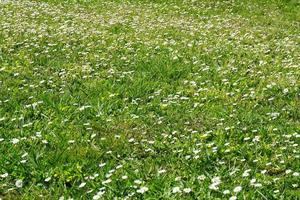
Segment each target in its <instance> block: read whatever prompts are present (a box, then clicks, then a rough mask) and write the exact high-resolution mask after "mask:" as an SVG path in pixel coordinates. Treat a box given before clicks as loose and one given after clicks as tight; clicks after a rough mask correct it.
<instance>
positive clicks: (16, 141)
mask: <svg viewBox="0 0 300 200" xmlns="http://www.w3.org/2000/svg"><path fill="white" fill-rule="evenodd" d="M11 142H12V143H13V144H17V143H19V142H20V140H19V139H18V138H13V139H12V140H11Z"/></svg>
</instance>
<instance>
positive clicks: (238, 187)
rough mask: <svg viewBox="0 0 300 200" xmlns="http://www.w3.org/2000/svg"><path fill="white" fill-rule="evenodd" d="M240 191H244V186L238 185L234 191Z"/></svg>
mask: <svg viewBox="0 0 300 200" xmlns="http://www.w3.org/2000/svg"><path fill="white" fill-rule="evenodd" d="M240 191H242V186H237V187H235V188H234V189H233V192H235V193H238V192H240Z"/></svg>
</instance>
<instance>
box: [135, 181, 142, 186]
mask: <svg viewBox="0 0 300 200" xmlns="http://www.w3.org/2000/svg"><path fill="white" fill-rule="evenodd" d="M134 183H135V184H138V185H140V184H142V181H140V180H135V181H134Z"/></svg>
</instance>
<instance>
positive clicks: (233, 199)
mask: <svg viewBox="0 0 300 200" xmlns="http://www.w3.org/2000/svg"><path fill="white" fill-rule="evenodd" d="M229 200H237V197H236V196H232V197H230V198H229Z"/></svg>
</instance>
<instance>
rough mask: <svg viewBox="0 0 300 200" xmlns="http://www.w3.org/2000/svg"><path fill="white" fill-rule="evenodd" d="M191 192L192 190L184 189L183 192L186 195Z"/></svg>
mask: <svg viewBox="0 0 300 200" xmlns="http://www.w3.org/2000/svg"><path fill="white" fill-rule="evenodd" d="M191 191H192V189H191V188H184V189H183V192H184V193H190V192H191Z"/></svg>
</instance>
